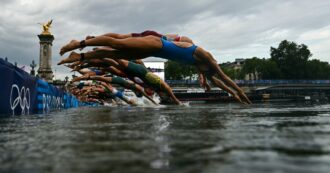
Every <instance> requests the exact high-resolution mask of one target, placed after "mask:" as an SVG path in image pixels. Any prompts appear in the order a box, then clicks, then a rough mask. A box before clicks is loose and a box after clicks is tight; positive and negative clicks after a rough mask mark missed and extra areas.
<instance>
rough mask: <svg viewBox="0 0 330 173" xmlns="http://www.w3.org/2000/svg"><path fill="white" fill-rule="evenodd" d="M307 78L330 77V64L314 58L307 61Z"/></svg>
mask: <svg viewBox="0 0 330 173" xmlns="http://www.w3.org/2000/svg"><path fill="white" fill-rule="evenodd" d="M306 79H330V65H329V63H327V62H322V61H320V60H317V59H313V60H311V61H308V62H307V71H306Z"/></svg>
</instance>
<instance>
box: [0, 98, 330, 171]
mask: <svg viewBox="0 0 330 173" xmlns="http://www.w3.org/2000/svg"><path fill="white" fill-rule="evenodd" d="M0 172H19V173H22V172H24V173H25V172H28V173H30V172H31V173H32V172H33V173H39V172H40V173H44V172H61V173H62V172H82V173H83V172H95V173H96V172H97V173H101V172H118V173H128V172H143V173H149V172H171V173H172V172H174V173H175V172H177V173H193V172H205V173H217V172H251V173H255V172H260V173H264V172H267V173H270V172H299V173H303V172H308V173H309V172H326V173H328V172H330V104H311V103H299V104H298V103H288V102H285V103H256V104H253V105H251V106H244V105H239V104H227V103H226V104H222V103H219V104H203V103H200V104H190V105H189V106H158V107H129V106H122V107H83V108H79V109H68V110H61V111H56V112H52V113H50V114H47V115H24V116H9V117H5V118H0Z"/></svg>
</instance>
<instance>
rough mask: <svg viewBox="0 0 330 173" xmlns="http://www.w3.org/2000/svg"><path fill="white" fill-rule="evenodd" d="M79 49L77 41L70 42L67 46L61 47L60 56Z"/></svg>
mask: <svg viewBox="0 0 330 173" xmlns="http://www.w3.org/2000/svg"><path fill="white" fill-rule="evenodd" d="M79 47H80V42H79V41H78V40H71V41H70V43H69V44H67V45H65V46H63V47H62V48H61V51H60V55H61V56H62V55H64V54H65V53H66V52H69V51H71V50H74V49H78V48H79Z"/></svg>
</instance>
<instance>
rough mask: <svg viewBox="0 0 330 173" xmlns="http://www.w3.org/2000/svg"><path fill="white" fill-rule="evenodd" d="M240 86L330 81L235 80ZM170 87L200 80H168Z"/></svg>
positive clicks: (327, 82) (190, 83)
mask: <svg viewBox="0 0 330 173" xmlns="http://www.w3.org/2000/svg"><path fill="white" fill-rule="evenodd" d="M234 81H235V83H236V84H238V85H240V86H251V85H280V84H330V80H234ZM166 82H167V83H168V84H169V85H172V86H173V85H183V86H196V85H199V81H198V80H166Z"/></svg>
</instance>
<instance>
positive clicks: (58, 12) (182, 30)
mask: <svg viewBox="0 0 330 173" xmlns="http://www.w3.org/2000/svg"><path fill="white" fill-rule="evenodd" d="M0 3H1V7H0V8H1V13H0V57H3V58H4V57H8V59H9V61H11V62H15V61H16V62H18V64H22V65H24V64H29V63H31V61H32V60H33V59H34V60H35V61H37V62H38V61H39V40H38V37H37V35H38V34H40V33H41V31H42V28H41V26H40V25H38V24H37V23H38V22H46V21H48V20H50V19H54V22H53V25H52V28H51V33H52V34H53V35H54V36H55V40H54V42H53V64H54V67H53V68H54V69H55V70H56V75H57V78H63V77H64V76H65V75H66V73H67V72H68V71H67V70H66V68H65V67H63V66H56V65H55V64H56V63H57V62H58V61H59V60H60V59H61V57H60V56H59V54H58V52H59V49H60V47H61V46H63V45H64V44H66V43H67V42H68V41H70V40H71V39H83V38H84V37H85V36H86V35H98V34H103V33H105V32H116V33H129V32H141V31H144V30H147V29H151V30H156V31H159V32H161V33H178V34H180V35H186V36H189V37H190V38H192V39H193V40H194V42H195V43H196V44H197V45H198V46H201V47H203V48H205V49H206V50H208V51H210V52H211V53H212V54H213V55H214V57H215V58H216V59H217V60H218V61H219V62H227V61H234V60H235V58H251V57H254V56H257V57H260V58H263V57H265V58H268V57H269V54H270V52H269V50H270V47H271V46H273V47H277V46H278V44H279V43H280V42H281V41H282V40H284V39H287V40H289V41H294V42H296V43H298V44H306V45H307V46H308V48H309V49H310V50H311V52H312V54H313V57H312V59H320V60H322V61H328V62H329V61H330V39H329V38H330V1H327V0H313V1H311V0H267V1H265V0H248V1H243V0H89V1H87V0H0Z"/></svg>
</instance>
